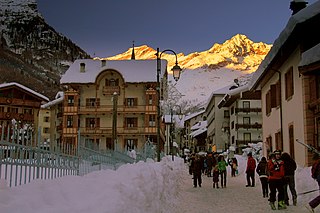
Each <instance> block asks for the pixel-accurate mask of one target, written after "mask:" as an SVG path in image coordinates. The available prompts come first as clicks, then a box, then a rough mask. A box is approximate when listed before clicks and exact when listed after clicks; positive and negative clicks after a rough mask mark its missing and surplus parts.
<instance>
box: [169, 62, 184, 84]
mask: <svg viewBox="0 0 320 213" xmlns="http://www.w3.org/2000/svg"><path fill="white" fill-rule="evenodd" d="M171 70H172V72H173V78H174V80H176V81H178V80H179V78H180V73H181V70H182V69H181V67H180V66H179V65H178V63H176V65H174V66H173V67H172V69H171Z"/></svg>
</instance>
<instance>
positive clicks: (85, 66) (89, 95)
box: [61, 59, 167, 153]
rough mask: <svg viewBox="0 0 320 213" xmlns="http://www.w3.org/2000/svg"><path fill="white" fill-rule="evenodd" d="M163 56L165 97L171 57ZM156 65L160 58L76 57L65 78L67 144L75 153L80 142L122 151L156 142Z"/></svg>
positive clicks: (64, 138) (64, 131) (63, 137)
mask: <svg viewBox="0 0 320 213" xmlns="http://www.w3.org/2000/svg"><path fill="white" fill-rule="evenodd" d="M161 61H162V62H161V63H162V67H163V68H162V69H161V75H160V80H159V81H160V94H161V98H162V97H164V96H165V95H166V94H164V91H166V89H165V87H166V83H167V69H166V67H167V61H166V60H161ZM156 67H157V61H156V60H121V61H120V60H119V61H106V60H101V61H100V60H92V59H82V60H76V61H75V62H74V63H73V64H72V65H71V66H70V68H69V69H68V70H67V71H66V73H65V74H64V75H63V76H62V78H61V84H62V85H63V86H64V87H65V91H64V100H63V102H62V113H63V117H62V132H61V143H62V146H63V147H64V148H65V149H66V150H68V151H69V152H71V153H73V152H75V151H76V148H77V145H78V144H79V143H80V145H81V146H85V147H88V148H91V149H95V150H108V149H112V150H113V149H116V150H119V151H125V150H132V149H135V150H141V149H142V148H143V146H144V144H145V142H146V141H147V140H148V139H149V140H150V141H151V142H153V144H154V145H156V142H157V127H156V124H157V100H158V99H157V98H158V97H157V91H156V87H157V72H156ZM78 131H79V134H78ZM160 132H161V133H160V135H161V137H160V138H161V144H160V147H161V150H163V141H164V134H163V132H162V131H160Z"/></svg>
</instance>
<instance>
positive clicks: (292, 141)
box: [289, 125, 294, 159]
mask: <svg viewBox="0 0 320 213" xmlns="http://www.w3.org/2000/svg"><path fill="white" fill-rule="evenodd" d="M289 146H290V147H289V149H290V155H291V157H292V158H293V159H294V135H293V125H290V126H289Z"/></svg>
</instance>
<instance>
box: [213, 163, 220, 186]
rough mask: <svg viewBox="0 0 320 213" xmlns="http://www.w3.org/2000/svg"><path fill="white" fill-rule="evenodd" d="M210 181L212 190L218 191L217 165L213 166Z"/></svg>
mask: <svg viewBox="0 0 320 213" xmlns="http://www.w3.org/2000/svg"><path fill="white" fill-rule="evenodd" d="M212 181H213V184H212V187H213V188H216V187H217V189H218V188H219V168H218V165H215V166H214V167H213V172H212Z"/></svg>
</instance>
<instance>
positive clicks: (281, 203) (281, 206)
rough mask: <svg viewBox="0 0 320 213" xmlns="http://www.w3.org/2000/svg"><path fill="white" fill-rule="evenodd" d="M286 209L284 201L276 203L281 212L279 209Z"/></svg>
mask: <svg viewBox="0 0 320 213" xmlns="http://www.w3.org/2000/svg"><path fill="white" fill-rule="evenodd" d="M286 208H287V206H286V204H285V203H284V201H283V200H280V201H279V202H278V209H279V210H281V209H286Z"/></svg>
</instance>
